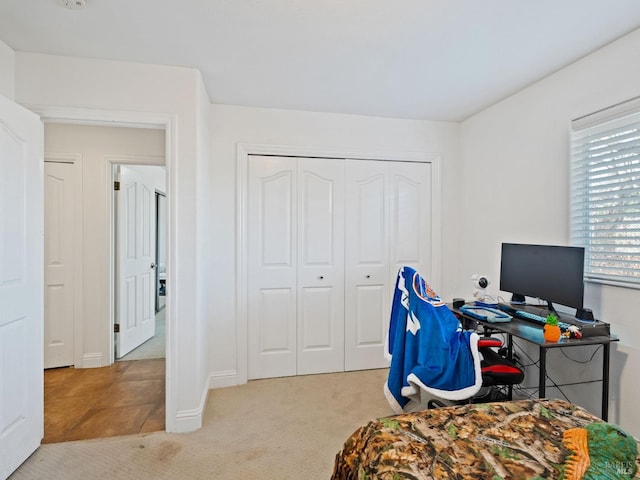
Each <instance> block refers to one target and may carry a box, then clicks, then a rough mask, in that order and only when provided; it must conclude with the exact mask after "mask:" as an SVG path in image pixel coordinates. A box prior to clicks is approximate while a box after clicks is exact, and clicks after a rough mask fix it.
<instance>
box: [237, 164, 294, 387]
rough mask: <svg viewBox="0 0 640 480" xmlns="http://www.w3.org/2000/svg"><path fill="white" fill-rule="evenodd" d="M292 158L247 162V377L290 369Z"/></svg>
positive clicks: (290, 372)
mask: <svg viewBox="0 0 640 480" xmlns="http://www.w3.org/2000/svg"><path fill="white" fill-rule="evenodd" d="M296 199H297V159H295V158H287V157H262V156H250V157H249V161H248V199H247V212H248V213H247V214H248V218H247V225H248V226H249V228H248V232H247V239H248V252H247V262H248V276H249V278H248V281H247V285H248V291H247V301H248V312H247V313H248V320H247V325H248V354H249V358H248V372H247V374H248V378H249V379H256V378H268V377H281V376H290V375H295V374H296V295H297V279H296V277H297V265H296V263H297V257H298V253H297V240H296V236H297V200H296Z"/></svg>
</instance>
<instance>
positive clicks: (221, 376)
mask: <svg viewBox="0 0 640 480" xmlns="http://www.w3.org/2000/svg"><path fill="white" fill-rule="evenodd" d="M236 385H240V384H239V383H238V372H237V371H235V370H223V371H219V372H211V373H209V388H210V389H212V388H224V387H234V386H236Z"/></svg>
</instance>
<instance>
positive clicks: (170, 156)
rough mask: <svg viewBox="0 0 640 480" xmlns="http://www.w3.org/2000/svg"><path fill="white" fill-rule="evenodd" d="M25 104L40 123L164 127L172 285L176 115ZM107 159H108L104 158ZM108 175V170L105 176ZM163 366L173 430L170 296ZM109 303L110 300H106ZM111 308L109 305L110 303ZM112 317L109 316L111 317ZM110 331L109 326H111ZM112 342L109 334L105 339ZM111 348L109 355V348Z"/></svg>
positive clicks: (174, 382)
mask: <svg viewBox="0 0 640 480" xmlns="http://www.w3.org/2000/svg"><path fill="white" fill-rule="evenodd" d="M23 106H24V107H25V108H27V109H29V110H31V111H32V112H35V113H36V114H38V115H40V119H41V120H42V121H43V122H44V123H72V124H76V125H98V126H111V127H128V128H160V129H164V130H165V168H166V175H167V183H166V190H167V191H166V195H167V213H166V214H167V284H168V285H175V273H174V272H175V265H176V249H175V244H176V243H175V240H176V232H175V227H174V224H175V214H176V195H175V192H176V191H177V190H176V187H177V175H176V159H175V156H176V138H177V115H175V114H162V113H148V112H135V111H115V110H101V109H95V108H69V107H58V106H46V105H31V104H24V105H23ZM107 163H109V162H107ZM108 178H111V175H110V174H109V177H108ZM112 280H113V279H109V290H110V296H109V298H110V299H112V298H113V295H114V292H113V289H114V286H113V281H112ZM166 302H167V303H166V307H165V308H166V349H165V351H166V360H165V362H166V364H165V365H166V367H165V386H166V387H165V388H166V393H165V405H166V415H165V430H166V431H175V427H176V422H177V418H176V412H177V407H178V405H177V392H174V390H175V388H176V385H177V384H178V381H177V379H176V375H177V372H178V367H177V365H178V358H177V342H176V336H175V335H174V333H173V332H174V331H175V330H174V329H175V317H176V315H175V302H174V301H172V298H171V296H168V297H167V300H166ZM110 303H112V301H111V302H110ZM110 308H112V306H111V307H110ZM111 318H113V317H111ZM112 331H113V330H112ZM107 341H108V342H109V343H112V342H113V335H109V339H108V340H105V343H107ZM108 351H111V355H112V358H113V349H111V350H108Z"/></svg>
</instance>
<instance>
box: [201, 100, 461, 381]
mask: <svg viewBox="0 0 640 480" xmlns="http://www.w3.org/2000/svg"><path fill="white" fill-rule="evenodd" d="M211 116H212V117H211V118H212V125H211V132H212V139H213V159H214V164H213V174H214V189H213V198H212V200H213V201H212V203H211V211H210V212H209V215H210V216H211V218H214V219H215V231H216V234H215V240H214V242H213V247H214V248H212V250H211V252H212V255H213V256H212V263H211V267H212V268H211V271H212V272H215V276H214V278H215V285H214V288H213V289H212V291H211V293H212V298H213V311H212V323H211V327H212V330H211V337H210V344H209V350H210V353H211V372H212V373H211V385H212V386H224V385H230V384H234V382H236V380H237V378H236V374H237V369H238V361H239V360H240V361H241V362H242V361H243V360H246V359H238V358H237V354H238V352H237V351H236V319H237V315H238V312H236V305H235V301H236V293H237V292H236V291H235V287H236V254H237V248H238V246H239V241H240V239H239V238H236V226H237V224H236V222H237V221H238V211H237V209H238V205H237V204H236V186H237V183H236V181H237V174H238V171H237V165H236V163H237V145H238V143H245V144H265V145H278V146H290V147H299V148H311V149H315V150H324V151H341V152H374V153H375V152H382V153H388V152H396V153H397V152H420V153H438V154H439V155H440V164H441V170H442V172H441V182H442V183H441V189H442V192H443V194H442V199H441V204H442V210H443V215H444V216H447V217H448V216H450V215H451V214H452V213H453V212H455V211H456V210H457V206H456V201H457V192H456V188H455V184H456V179H455V172H456V171H458V168H459V165H458V150H457V146H458V125H457V124H453V123H445V122H428V121H413V120H394V119H387V118H375V117H364V116H355V115H337V114H326V113H312V112H300V111H286V110H273V109H262V108H248V107H237V106H228V105H213V106H212V107H211ZM455 230H456V228H455V225H454V224H453V223H449V222H446V224H445V225H444V228H443V231H442V236H443V237H444V238H445V239H446V241H445V242H441V243H444V247H443V248H442V250H443V252H442V253H441V257H442V258H441V260H442V270H443V275H442V277H443V278H442V285H433V286H434V288H435V289H436V291H438V293H440V294H441V295H442V296H443V297H444V298H448V295H449V291H450V288H449V285H450V284H452V278H451V273H450V272H455V271H456V270H457V265H456V263H457V255H456V254H457V248H456V245H455V240H454V241H451V240H452V239H456V238H457V235H456V234H455Z"/></svg>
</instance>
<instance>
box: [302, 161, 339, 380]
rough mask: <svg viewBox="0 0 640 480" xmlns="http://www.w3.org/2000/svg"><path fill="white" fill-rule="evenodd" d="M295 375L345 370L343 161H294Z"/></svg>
mask: <svg viewBox="0 0 640 480" xmlns="http://www.w3.org/2000/svg"><path fill="white" fill-rule="evenodd" d="M297 332H298V335H297V346H298V361H297V364H298V368H297V371H298V374H299V375H304V374H310V373H326V372H341V371H343V370H344V161H343V160H336V159H324V158H323V159H320V158H318V159H316V158H313V159H312V158H301V159H299V161H298V321H297Z"/></svg>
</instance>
